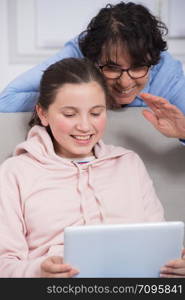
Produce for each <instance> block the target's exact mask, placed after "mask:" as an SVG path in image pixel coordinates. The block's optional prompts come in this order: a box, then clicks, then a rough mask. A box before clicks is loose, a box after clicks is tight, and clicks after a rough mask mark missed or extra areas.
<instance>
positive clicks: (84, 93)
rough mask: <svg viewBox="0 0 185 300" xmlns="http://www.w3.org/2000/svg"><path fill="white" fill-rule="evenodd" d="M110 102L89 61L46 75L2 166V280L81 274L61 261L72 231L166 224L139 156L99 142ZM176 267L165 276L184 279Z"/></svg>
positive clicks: (56, 67) (181, 266)
mask: <svg viewBox="0 0 185 300" xmlns="http://www.w3.org/2000/svg"><path fill="white" fill-rule="evenodd" d="M108 99H109V97H108V96H107V88H106V83H105V81H104V78H103V76H102V74H101V73H100V72H99V70H98V69H97V68H96V67H95V66H94V65H93V64H92V63H91V62H90V61H87V60H86V59H74V58H69V59H64V60H62V61H60V62H57V63H55V64H53V65H51V66H50V67H49V68H48V69H47V70H46V71H45V72H44V74H43V77H42V80H41V86H40V97H39V100H38V104H37V106H36V111H35V114H34V116H33V118H32V120H31V125H32V128H31V130H30V131H29V134H28V138H27V140H26V141H25V142H23V143H21V144H20V145H18V146H17V147H16V151H15V155H14V157H12V158H9V159H8V160H6V161H5V162H4V163H3V164H2V165H1V168H0V220H1V236H0V275H1V276H2V277H71V276H74V275H75V274H77V272H80V270H79V271H78V270H76V269H74V268H73V266H70V265H66V264H65V263H63V250H64V229H65V227H67V226H78V225H87V224H110V223H111V224H114V223H115V224H116V223H118V224H120V223H137V222H158V221H163V220H164V213H163V208H162V206H161V203H160V202H159V200H158V198H157V196H156V194H155V191H154V188H153V184H152V181H151V179H150V178H149V176H148V174H147V171H146V169H145V167H144V165H143V162H142V161H141V159H140V158H139V157H138V155H137V154H135V153H134V152H132V151H130V150H127V149H124V148H121V147H114V146H111V145H105V144H104V143H103V142H102V141H101V137H102V136H103V132H104V129H105V126H106V108H107V104H108ZM115 174H116V176H115ZM173 264H174V268H173V271H171V270H170V272H169V271H168V269H163V270H162V272H161V276H169V275H170V276H184V275H185V260H184V259H178V260H175V262H173ZM166 267H167V266H166ZM166 267H164V268H166ZM168 267H169V266H168Z"/></svg>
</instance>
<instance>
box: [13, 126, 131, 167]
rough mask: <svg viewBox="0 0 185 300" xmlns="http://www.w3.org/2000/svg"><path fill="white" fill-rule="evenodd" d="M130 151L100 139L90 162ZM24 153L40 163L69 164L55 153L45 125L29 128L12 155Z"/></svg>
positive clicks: (100, 160) (97, 161) (98, 161)
mask: <svg viewBox="0 0 185 300" xmlns="http://www.w3.org/2000/svg"><path fill="white" fill-rule="evenodd" d="M130 152H132V151H131V150H127V149H125V148H122V147H118V146H113V145H105V144H104V143H103V141H102V140H100V141H99V142H98V143H97V144H96V145H95V147H94V153H95V156H96V158H97V159H96V160H95V161H94V162H89V163H88V164H92V163H95V162H96V163H100V162H102V161H103V160H105V159H111V158H114V157H118V156H122V155H126V154H127V153H130ZM22 154H25V155H27V156H29V157H30V158H32V159H33V160H35V161H37V162H38V163H40V164H42V165H47V166H49V165H52V164H55V165H56V163H59V162H60V163H61V162H63V163H64V164H68V165H69V164H71V162H70V161H69V160H68V159H65V158H62V157H61V156H59V155H57V154H56V153H55V149H54V146H53V142H52V139H51V137H50V135H49V134H48V132H47V130H46V129H45V127H42V126H38V125H36V126H34V127H32V128H31V129H30V131H29V133H28V136H27V139H26V141H24V142H23V143H21V144H19V145H17V147H16V148H15V151H14V153H13V155H14V156H19V155H22Z"/></svg>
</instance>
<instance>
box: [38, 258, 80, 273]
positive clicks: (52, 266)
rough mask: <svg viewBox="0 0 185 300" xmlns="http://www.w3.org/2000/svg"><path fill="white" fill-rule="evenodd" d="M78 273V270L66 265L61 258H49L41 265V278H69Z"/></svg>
mask: <svg viewBox="0 0 185 300" xmlns="http://www.w3.org/2000/svg"><path fill="white" fill-rule="evenodd" d="M78 273H79V271H78V270H76V269H74V268H72V267H71V266H70V265H68V264H64V263H63V258H62V257H61V256H51V257H48V258H46V259H45V260H44V261H43V262H42V264H41V277H45V278H46V277H47V278H69V277H73V276H74V275H76V274H78Z"/></svg>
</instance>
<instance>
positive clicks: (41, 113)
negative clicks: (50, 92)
mask: <svg viewBox="0 0 185 300" xmlns="http://www.w3.org/2000/svg"><path fill="white" fill-rule="evenodd" d="M36 112H37V115H38V117H39V119H40V121H41V124H42V125H43V126H45V127H47V126H48V125H49V124H48V118H47V111H46V110H45V109H43V107H42V106H40V105H39V104H37V105H36Z"/></svg>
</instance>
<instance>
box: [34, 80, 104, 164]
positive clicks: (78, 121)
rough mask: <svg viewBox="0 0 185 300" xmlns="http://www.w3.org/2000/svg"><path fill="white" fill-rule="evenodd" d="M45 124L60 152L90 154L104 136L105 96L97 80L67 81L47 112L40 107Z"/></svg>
mask: <svg viewBox="0 0 185 300" xmlns="http://www.w3.org/2000/svg"><path fill="white" fill-rule="evenodd" d="M37 113H38V115H39V117H40V120H41V123H42V125H43V126H49V127H50V129H51V132H52V134H53V137H54V147H55V151H56V153H57V154H58V155H61V156H63V157H66V158H80V157H87V156H89V155H92V154H93V152H92V151H93V147H94V146H95V144H96V143H97V142H98V141H99V139H100V138H101V137H102V135H103V132H104V129H105V125H106V96H105V93H104V91H103V89H102V87H101V86H100V85H99V84H98V83H97V82H95V81H92V82H89V83H81V84H64V85H63V86H62V87H61V88H59V89H58V91H57V93H56V96H55V99H54V101H53V103H52V104H51V105H50V106H49V108H48V110H47V111H45V110H43V108H41V107H40V106H37Z"/></svg>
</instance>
